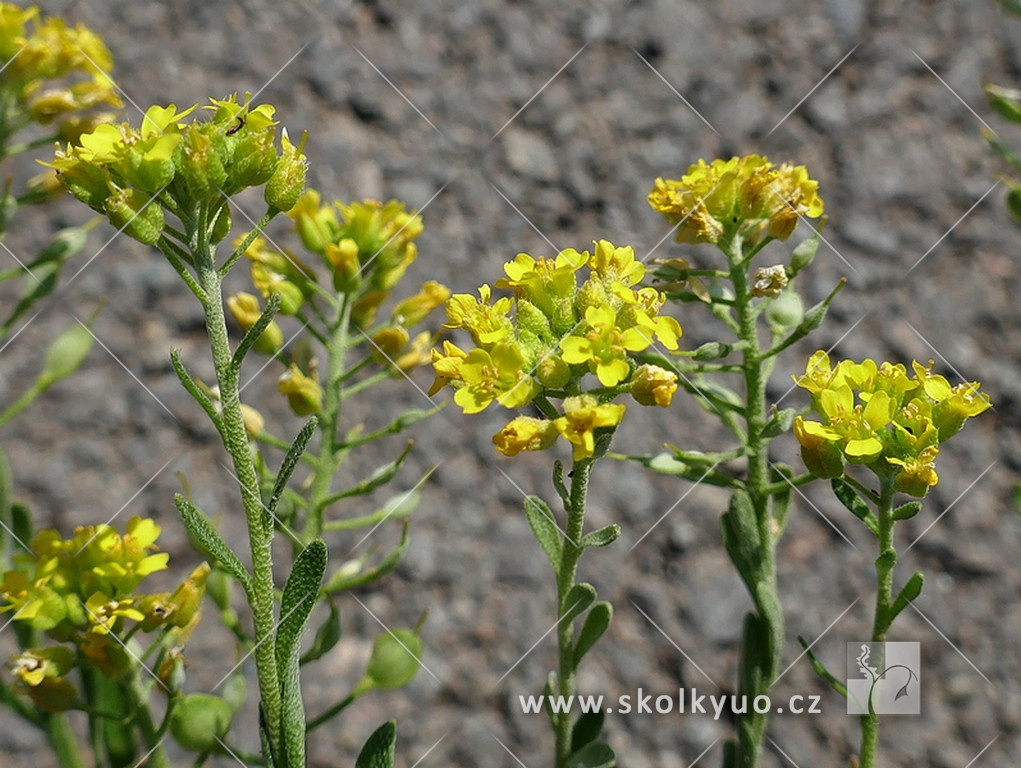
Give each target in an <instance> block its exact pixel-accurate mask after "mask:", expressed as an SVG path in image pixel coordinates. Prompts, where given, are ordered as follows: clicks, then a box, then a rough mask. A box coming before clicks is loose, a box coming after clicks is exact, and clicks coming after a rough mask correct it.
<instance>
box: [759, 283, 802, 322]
mask: <svg viewBox="0 0 1021 768" xmlns="http://www.w3.org/2000/svg"><path fill="white" fill-rule="evenodd" d="M804 316H805V305H804V304H803V303H802V301H801V296H799V295H798V294H797V293H795V292H794V291H793V290H791V291H787V292H786V293H782V294H781V295H780V296H779V298H777V299H776V300H775V301H772V302H770V303H769V306H768V307H766V322H767V323H769V325H770V327H771V328H773V329H775V330H776V331H778V332H783V331H789V330H790V329H792V328H796V327H797V325H798V323H800V322H801V320H802V318H804Z"/></svg>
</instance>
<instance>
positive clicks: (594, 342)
mask: <svg viewBox="0 0 1021 768" xmlns="http://www.w3.org/2000/svg"><path fill="white" fill-rule="evenodd" d="M585 325H586V326H587V328H588V330H587V331H586V332H585V335H584V336H568V337H566V338H565V339H563V340H562V341H561V342H560V349H561V351H562V357H563V358H564V361H565V362H567V363H570V364H571V365H578V364H582V363H588V365H589V369H590V370H591V371H592V372H593V373H595V374H596V376H598V377H599V382H600V383H601V384H602V385H603V386H604V387H615V386H616V385H617V384H619V383H620V382H622V381H624V380H625V379H626V378H627V377H628V374H629V373H630V372H631V366H630V365H629V364H628V362H627V352H629V351H630V352H640V351H641V350H643V349H646V348H647V347H648V346H649V344H650V343H651V342H650V340H649V339H648V338H646V336H645V335H644V334H642V332H641V331H639V330H638V329H636V328H628V329H626V330H621V329H620V328H618V327H617V317H616V314H615V313H614V311H613V310H612V309H611V308H610V307H608V306H603V307H589V308H588V309H586V310H585Z"/></svg>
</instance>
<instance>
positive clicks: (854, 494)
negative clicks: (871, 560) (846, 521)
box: [830, 477, 879, 536]
mask: <svg viewBox="0 0 1021 768" xmlns="http://www.w3.org/2000/svg"><path fill="white" fill-rule="evenodd" d="M830 485H831V486H832V487H833V493H834V495H836V497H837V498H838V499H839V500H840V503H841V504H843V505H844V506H845V507H847V509H848V510H850V512H851V514H852V515H854V516H855V517H857V518H858V519H859V520H861V521H862V522H863V523H865V527H866V528H868V529H869V530H870V531H872V534H873V535H874V536H878V535H879V521H878V520H877V519H876V516H875V514H874V513H873V512H872V510H871V509H869V505H868V504H866V503H865V500H864V499H862V497H861V496H859V495H858V491H856V490H855V489H854V486H853V485H851V484H850V483H849V482H847V481H846V480H844V479H843V478H840V477H835V478H833V480H831V481H830Z"/></svg>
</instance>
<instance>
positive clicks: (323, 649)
mask: <svg viewBox="0 0 1021 768" xmlns="http://www.w3.org/2000/svg"><path fill="white" fill-rule="evenodd" d="M329 606H330V615H329V616H327V617H326V621H324V622H323V623H322V624H321V625H320V626H319V629H317V630H316V635H315V638H313V640H312V645H311V647H310V648H309V649H308V650H307V651H305V653H304V655H303V656H302V657H301V663H302V664H308V663H310V662H313V661H315V660H316V659H319V658H322V657H323V655H325V654H327V653H329V652H330V650H332V649H333V646H335V645H336V644H337V643H338V642H339V641H340V611H338V610H337V606H336V605H334V604H333V601H332V600H330V601H329Z"/></svg>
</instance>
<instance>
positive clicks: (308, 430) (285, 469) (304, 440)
mask: <svg viewBox="0 0 1021 768" xmlns="http://www.w3.org/2000/svg"><path fill="white" fill-rule="evenodd" d="M273 295H274V296H276V295H278V294H273ZM318 423H319V420H318V419H317V418H316V417H315V416H313V417H312V418H310V419H309V420H308V421H306V422H305V426H303V427H302V428H301V431H300V432H298V435H297V437H295V438H294V442H293V443H291V447H290V448H288V449H287V455H286V456H284V460H283V461H282V462H281V464H280V471H279V472H277V479H276V483H274V485H273V493H272V494H270V497H269V504H267V507H268V508H269V511H270V512H271V513H272V512H274V511H275V510H276V508H277V504H278V503H279V502H280V497H281V496H282V495H283V492H284V488H285V487H286V486H287V481H288V480H290V479H291V474H292V473H293V472H294V468H295V467H297V466H298V462H299V461H300V460H301V454H303V453H304V452H305V446H307V445H308V441H309V440H311V439H312V435H313V434H314V433H315V429H316V425H317V424H318Z"/></svg>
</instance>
